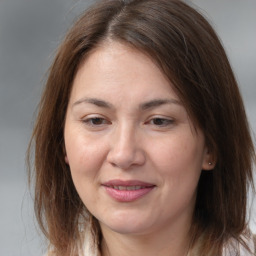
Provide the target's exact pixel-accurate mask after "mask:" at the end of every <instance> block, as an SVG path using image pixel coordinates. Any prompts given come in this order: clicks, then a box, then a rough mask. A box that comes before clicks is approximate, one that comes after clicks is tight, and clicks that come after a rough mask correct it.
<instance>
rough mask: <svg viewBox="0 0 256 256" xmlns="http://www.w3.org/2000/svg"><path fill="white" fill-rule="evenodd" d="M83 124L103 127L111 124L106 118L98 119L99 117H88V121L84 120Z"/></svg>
mask: <svg viewBox="0 0 256 256" xmlns="http://www.w3.org/2000/svg"><path fill="white" fill-rule="evenodd" d="M99 121H100V123H98V122H99ZM82 122H83V123H85V124H87V125H89V126H102V125H105V124H110V122H109V121H107V120H106V119H105V118H103V117H98V116H95V117H88V118H86V119H83V120H82ZM95 122H96V123H95Z"/></svg>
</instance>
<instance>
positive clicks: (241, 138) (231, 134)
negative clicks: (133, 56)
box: [28, 0, 255, 255]
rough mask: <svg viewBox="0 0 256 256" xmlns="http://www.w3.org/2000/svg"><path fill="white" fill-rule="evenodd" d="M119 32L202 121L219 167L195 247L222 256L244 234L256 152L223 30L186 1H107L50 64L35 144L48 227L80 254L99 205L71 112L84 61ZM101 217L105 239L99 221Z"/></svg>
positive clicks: (198, 213) (209, 184)
mask: <svg viewBox="0 0 256 256" xmlns="http://www.w3.org/2000/svg"><path fill="white" fill-rule="evenodd" d="M110 41H117V42H120V43H123V44H127V45H129V46H131V47H134V48H136V49H138V50H139V51H141V52H143V53H145V54H147V55H148V56H150V58H151V59H152V60H153V61H154V62H155V63H157V65H158V66H159V68H160V69H161V70H162V72H163V74H164V75H165V76H166V77H167V78H168V79H169V81H170V82H171V83H172V84H173V86H174V90H175V92H176V93H177V95H178V97H179V98H180V100H181V101H182V103H183V104H184V106H185V108H186V110H187V112H188V114H189V116H190V118H191V120H192V121H193V123H194V124H195V126H196V127H199V128H200V129H202V131H203V133H204V135H205V138H206V143H207V145H208V148H209V150H210V151H211V152H213V154H214V156H215V160H216V166H215V168H214V170H213V171H207V172H206V171H202V175H201V177H200V181H199V184H198V194H197V201H196V207H195V212H194V219H193V225H192V227H191V237H192V239H191V248H200V249H198V254H197V255H221V251H222V248H223V245H224V243H225V242H226V241H227V240H228V239H230V238H233V239H236V240H237V241H239V242H242V241H241V239H240V236H241V234H242V232H244V230H245V229H246V224H247V223H246V201H247V200H246V198H247V190H248V186H249V185H252V184H253V175H252V171H253V170H252V168H253V167H252V165H253V162H255V152H254V147H253V143H252V140H251V137H250V133H249V128H248V123H247V119H246V114H245V110H244V106H243V102H242V99H241V96H240V93H239V89H238V86H237V82H236V80H235V77H234V75H233V72H232V69H231V67H230V64H229V61H228V59H227V56H226V54H225V51H224V49H223V47H222V45H221V43H220V41H219V39H218V37H217V35H216V34H215V32H214V30H213V29H212V27H211V26H210V25H209V23H208V22H207V21H206V20H205V19H204V18H203V17H202V15H200V14H199V13H198V12H197V11H195V10H194V9H192V8H191V7H189V6H188V5H186V4H185V3H183V2H181V1H178V0H177V1H176V0H134V1H118V0H113V1H102V2H99V3H98V4H96V5H94V6H92V7H91V8H89V9H88V10H87V11H86V12H85V13H84V14H83V15H82V16H81V17H80V18H79V19H78V21H77V22H76V23H75V24H74V26H73V27H72V28H71V30H70V31H69V32H68V34H67V36H66V38H65V39H64V41H63V43H62V45H61V46H60V48H59V50H58V53H57V55H56V58H55V60H54V62H53V64H52V66H51V68H50V72H49V77H48V80H47V82H46V86H45V90H44V93H43V95H42V98H41V102H40V105H39V109H38V117H37V120H36V123H35V128H34V132H33V135H32V139H31V144H30V146H29V150H28V152H31V150H32V148H33V147H34V150H35V154H34V168H35V212H36V217H37V219H38V222H39V226H40V227H41V229H42V230H43V232H44V234H45V235H46V237H47V238H48V239H49V241H50V244H51V245H52V246H53V247H54V249H55V251H56V255H76V254H77V252H78V248H77V241H78V239H79V237H80V232H79V226H81V223H80V220H81V219H83V220H84V222H83V224H82V225H84V223H86V221H88V214H89V215H90V213H88V211H86V209H85V206H84V205H83V203H82V201H81V199H80V198H79V195H78V194H77V192H76V189H75V187H74V184H73V181H72V178H71V174H70V170H69V167H68V165H67V164H66V163H65V161H64V157H65V150H64V136H63V131H64V123H65V115H66V110H67V105H68V102H69V97H70V93H71V90H72V84H73V80H74V77H75V75H76V72H77V70H78V68H79V65H80V64H81V63H82V62H83V61H86V57H87V56H88V55H89V54H90V53H91V51H93V50H95V49H97V47H101V46H102V44H104V43H107V42H110ZM29 159H30V157H29V153H28V161H30V160H29ZM30 170H31V168H30ZM30 174H32V171H30ZM92 226H94V228H93V231H94V233H95V238H96V239H97V237H99V236H100V230H99V227H98V225H97V223H96V224H95V220H94V224H93V225H92ZM199 241H203V242H202V243H201V245H200V246H199ZM74 248H75V249H74ZM194 250H195V249H194ZM192 252H193V249H192ZM209 252H212V253H210V254H209Z"/></svg>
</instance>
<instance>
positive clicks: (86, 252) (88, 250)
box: [45, 230, 256, 256]
mask: <svg viewBox="0 0 256 256" xmlns="http://www.w3.org/2000/svg"><path fill="white" fill-rule="evenodd" d="M84 237H85V239H84V245H83V249H82V251H81V252H80V253H79V256H101V253H100V252H99V251H98V250H97V249H96V250H94V243H93V238H92V234H91V232H90V230H87V231H86V232H85V234H84ZM245 241H246V243H247V245H248V246H249V248H250V249H251V250H252V252H255V250H256V248H255V246H254V242H253V240H252V239H250V240H248V239H246V238H245ZM238 251H239V252H240V254H239V256H252V255H251V254H250V253H249V252H248V251H247V249H246V248H244V247H243V246H242V245H241V244H238V242H236V241H234V240H231V241H229V242H228V243H227V245H226V246H225V248H224V249H223V256H235V255H237V252H238ZM45 256H54V255H53V254H51V253H50V252H48V254H46V255H45Z"/></svg>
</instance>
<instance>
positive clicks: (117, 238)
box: [101, 226, 190, 256]
mask: <svg viewBox="0 0 256 256" xmlns="http://www.w3.org/2000/svg"><path fill="white" fill-rule="evenodd" d="M188 227H189V226H188ZM168 231H169V230H168V229H166V228H162V229H161V230H159V231H158V232H154V233H153V235H150V234H148V235H145V234H135V235H134V234H133V235H130V234H128V235H127V234H120V233H116V232H114V231H110V230H108V231H107V232H104V227H103V229H102V233H103V240H102V244H101V251H102V256H119V255H122V256H130V255H133V256H141V255H147V256H155V255H158V256H186V255H187V254H188V249H189V242H190V240H189V230H188V228H187V229H186V230H177V232H175V233H171V232H168Z"/></svg>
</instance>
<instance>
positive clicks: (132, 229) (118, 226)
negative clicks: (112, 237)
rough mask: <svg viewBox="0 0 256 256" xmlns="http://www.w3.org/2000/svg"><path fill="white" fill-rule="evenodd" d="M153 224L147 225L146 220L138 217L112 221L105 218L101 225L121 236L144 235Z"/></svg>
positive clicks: (125, 217) (113, 219)
mask: <svg viewBox="0 0 256 256" xmlns="http://www.w3.org/2000/svg"><path fill="white" fill-rule="evenodd" d="M150 224H151V223H147V221H146V220H145V219H141V218H138V216H136V217H135V216H133V217H131V216H129V217H128V216H122V217H121V216H118V217H117V216H116V215H113V216H112V218H111V219H106V218H104V219H103V220H101V221H100V225H101V226H102V227H105V228H106V229H110V230H112V231H114V232H116V233H119V234H142V233H145V232H146V231H147V230H149V227H150V226H151V225H150Z"/></svg>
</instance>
